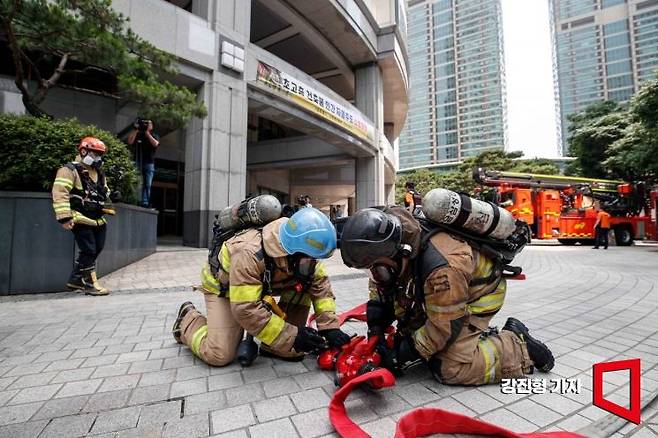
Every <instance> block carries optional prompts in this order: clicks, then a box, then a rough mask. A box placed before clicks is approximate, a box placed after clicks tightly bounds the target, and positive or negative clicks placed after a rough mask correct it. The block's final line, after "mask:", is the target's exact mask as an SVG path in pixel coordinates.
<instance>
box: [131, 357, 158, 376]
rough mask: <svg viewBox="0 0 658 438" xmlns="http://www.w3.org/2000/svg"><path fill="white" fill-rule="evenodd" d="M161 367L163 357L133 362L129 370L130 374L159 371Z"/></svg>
mask: <svg viewBox="0 0 658 438" xmlns="http://www.w3.org/2000/svg"><path fill="white" fill-rule="evenodd" d="M160 368H162V359H156V360H143V361H139V362H133V363H131V364H130V370H128V372H129V373H130V374H135V373H147V372H150V371H159V370H160Z"/></svg>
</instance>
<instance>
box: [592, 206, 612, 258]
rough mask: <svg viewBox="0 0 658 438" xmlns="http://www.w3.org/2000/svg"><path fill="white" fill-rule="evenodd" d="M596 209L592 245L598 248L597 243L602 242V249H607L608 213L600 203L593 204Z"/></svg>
mask: <svg viewBox="0 0 658 438" xmlns="http://www.w3.org/2000/svg"><path fill="white" fill-rule="evenodd" d="M594 210H596V222H595V223H594V247H593V248H592V249H599V244H600V243H603V249H608V233H609V232H610V213H608V212H607V211H605V210H603V209H602V208H601V203H600V202H596V203H595V204H594Z"/></svg>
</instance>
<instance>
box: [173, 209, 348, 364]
mask: <svg viewBox="0 0 658 438" xmlns="http://www.w3.org/2000/svg"><path fill="white" fill-rule="evenodd" d="M335 248H336V230H335V229H334V227H333V225H332V224H331V222H330V221H329V219H328V218H327V217H326V216H325V215H324V214H323V213H322V212H320V211H319V210H316V209H314V208H305V209H303V210H300V211H298V212H296V213H295V214H293V215H292V217H290V218H287V217H282V218H280V219H277V220H274V221H272V222H270V223H268V224H266V225H264V226H263V227H262V228H255V227H252V228H248V229H246V230H242V231H240V232H238V233H237V234H236V235H235V236H233V237H231V238H230V239H228V240H227V241H225V242H224V243H223V244H222V245H221V250H220V251H219V254H218V256H217V258H218V260H219V267H220V269H219V270H218V271H217V275H213V274H212V272H211V270H210V268H209V265H206V266H205V267H204V269H203V271H202V291H203V292H204V298H205V303H206V309H207V316H204V315H202V314H201V312H199V311H198V310H197V309H196V308H195V307H194V305H193V304H192V303H190V302H186V303H183V305H182V306H181V307H180V309H179V312H178V317H177V319H176V322H175V323H174V327H173V335H174V338H175V339H176V341H177V342H179V343H181V344H185V345H187V346H188V347H190V349H191V350H192V352H193V353H194V354H195V355H196V356H197V357H199V358H200V359H201V360H203V361H204V362H206V363H208V364H210V365H215V366H223V365H227V364H229V363H231V362H232V361H233V359H234V358H235V356H236V350H237V347H238V345H239V343H240V341H241V340H242V337H243V331H245V330H246V331H247V332H248V333H249V334H250V335H252V336H254V337H255V338H256V339H258V340H259V341H260V354H262V355H268V356H275V357H279V358H282V359H285V360H301V359H303V357H304V353H306V352H312V351H316V350H318V349H320V348H323V347H325V346H327V345H328V346H331V347H340V346H342V345H343V344H345V343H347V342H349V340H350V337H349V336H348V335H347V334H346V333H344V332H342V331H341V330H340V325H339V322H338V317H337V315H336V303H335V297H334V295H333V292H332V290H331V284H330V282H329V278H328V277H327V272H326V270H325V267H324V265H323V264H322V263H321V262H319V261H318V259H325V258H328V257H330V256H331V255H332V253H333V251H334V250H335ZM271 296H280V299H279V302H278V306H279V307H280V308H281V309H282V310H283V312H284V315H283V317H282V316H281V315H280V314H277V312H275V311H273V309H272V305H271V303H269V304H268V301H267V299H266V298H268V297H271ZM311 305H312V306H313V308H314V311H315V315H316V320H315V321H316V324H317V328H318V330H315V329H313V328H310V327H306V321H307V318H308V313H309V310H310V307H311Z"/></svg>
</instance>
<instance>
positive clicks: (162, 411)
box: [139, 400, 182, 426]
mask: <svg viewBox="0 0 658 438" xmlns="http://www.w3.org/2000/svg"><path fill="white" fill-rule="evenodd" d="M181 404H182V402H181V401H180V400H175V401H170V402H163V403H157V404H153V405H146V406H142V407H141V409H142V413H141V414H140V416H139V426H144V425H147V424H163V423H166V422H167V421H173V420H177V419H180V418H181Z"/></svg>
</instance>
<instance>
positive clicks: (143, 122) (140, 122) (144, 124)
mask: <svg viewBox="0 0 658 438" xmlns="http://www.w3.org/2000/svg"><path fill="white" fill-rule="evenodd" d="M149 123H151V121H150V120H149V119H142V118H141V117H138V118H137V120H136V121H135V127H136V128H137V129H138V130H140V131H146V130H147V129H148V127H149Z"/></svg>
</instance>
